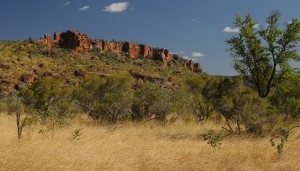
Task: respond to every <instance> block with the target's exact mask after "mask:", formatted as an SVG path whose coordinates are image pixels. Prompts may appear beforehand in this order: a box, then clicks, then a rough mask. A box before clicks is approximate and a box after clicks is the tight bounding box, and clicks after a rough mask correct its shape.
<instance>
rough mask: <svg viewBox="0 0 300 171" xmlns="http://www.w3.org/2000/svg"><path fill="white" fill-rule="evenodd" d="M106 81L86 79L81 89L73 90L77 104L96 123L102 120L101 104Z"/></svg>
mask: <svg viewBox="0 0 300 171" xmlns="http://www.w3.org/2000/svg"><path fill="white" fill-rule="evenodd" d="M105 82H106V80H104V79H101V78H99V77H89V78H85V79H84V80H83V81H82V83H81V85H80V86H79V87H75V88H74V90H73V98H74V99H75V101H76V104H77V105H78V106H79V107H80V109H82V111H83V112H86V113H88V114H89V116H91V117H92V118H93V120H94V121H98V120H100V119H101V116H102V114H101V113H99V111H98V108H99V103H101V99H102V94H103V90H102V87H103V85H104V84H105Z"/></svg>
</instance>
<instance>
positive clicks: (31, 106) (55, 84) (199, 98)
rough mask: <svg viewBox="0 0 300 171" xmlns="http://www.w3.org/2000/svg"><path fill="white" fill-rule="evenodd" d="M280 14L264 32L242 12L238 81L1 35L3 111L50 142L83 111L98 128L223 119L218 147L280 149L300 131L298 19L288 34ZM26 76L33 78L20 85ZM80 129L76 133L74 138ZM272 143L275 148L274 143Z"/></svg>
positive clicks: (215, 134) (213, 135)
mask: <svg viewBox="0 0 300 171" xmlns="http://www.w3.org/2000/svg"><path fill="white" fill-rule="evenodd" d="M279 18H280V14H279V12H277V11H276V12H274V13H272V14H271V15H270V16H269V17H268V18H267V24H268V25H267V27H266V28H265V29H263V28H262V29H260V30H259V31H257V30H256V29H255V25H256V23H255V22H253V18H252V17H251V15H247V16H246V17H245V18H244V19H243V18H242V17H240V16H237V18H236V20H235V24H236V26H237V27H239V28H240V34H239V36H238V37H233V38H231V39H229V40H227V43H228V44H229V46H230V51H231V53H232V56H233V58H234V62H235V69H236V70H237V71H239V73H240V75H238V76H232V77H229V76H228V77H227V76H210V75H208V74H205V73H202V72H200V71H197V72H193V71H191V70H189V69H188V68H186V67H185V61H184V60H183V59H182V58H180V57H179V56H178V55H177V56H176V58H174V59H173V60H171V61H169V63H168V67H165V66H163V65H162V63H161V62H159V61H157V60H154V59H153V58H152V57H138V58H133V59H132V58H130V57H129V56H128V55H127V54H115V53H111V52H101V51H98V50H95V49H94V50H90V51H80V52H75V51H69V50H67V49H63V48H60V47H58V46H53V47H51V48H50V47H48V46H44V45H41V44H39V43H37V42H34V41H32V40H31V41H1V42H0V57H1V60H0V69H1V73H0V80H1V82H0V92H1V99H0V112H5V111H7V112H9V113H11V114H12V113H15V114H16V118H17V128H18V138H19V139H20V138H21V137H22V129H23V128H24V127H25V128H28V129H29V130H31V129H34V126H35V125H37V124H40V125H41V126H42V127H43V129H41V130H40V131H39V132H40V133H41V134H46V133H48V132H49V133H50V134H51V137H52V138H53V137H54V135H55V133H56V132H57V131H58V130H59V129H61V128H63V127H64V126H66V125H67V124H68V123H69V122H68V121H70V120H71V119H72V118H73V117H75V116H76V115H83V114H87V115H88V116H89V117H90V118H92V119H93V121H94V122H95V124H108V125H113V126H114V125H116V124H118V123H122V122H133V123H138V122H142V123H145V122H158V123H159V124H162V125H165V124H167V123H174V122H175V121H176V120H181V121H184V122H186V123H189V122H196V123H197V124H201V123H203V122H205V121H209V120H214V121H216V122H217V123H218V122H221V121H222V120H224V121H225V123H226V125H227V126H225V127H222V129H223V130H222V131H214V130H209V131H207V132H205V133H204V134H203V138H204V140H205V141H207V142H208V144H210V145H211V146H212V147H214V148H216V147H219V146H220V145H221V142H222V140H223V138H224V137H225V135H229V134H233V135H238V136H241V135H243V134H246V135H251V136H265V135H270V134H271V135H279V136H280V137H281V138H280V142H279V143H278V145H277V151H278V153H279V154H281V153H282V152H283V148H284V144H285V143H286V142H287V141H288V136H289V133H290V131H291V130H292V129H293V128H297V127H299V126H294V127H292V125H295V124H296V123H297V122H298V121H299V117H300V93H299V92H300V89H299V83H300V77H299V73H297V72H295V71H294V70H293V69H292V68H291V66H290V64H289V61H291V60H294V61H298V60H299V59H300V58H299V56H298V54H297V51H296V49H295V47H296V44H297V42H298V41H299V40H300V38H299V36H298V34H299V33H300V22H299V21H298V20H297V19H293V20H292V22H291V23H287V24H286V28H285V29H283V30H281V29H279V27H278V21H279ZM129 71H131V72H129ZM133 72H134V73H136V75H135V74H132V73H133ZM47 73H48V75H47ZM49 73H50V74H49ZM22 74H31V75H33V77H34V78H32V80H31V81H28V80H27V81H26V80H25V81H24V80H23V81H22V82H21V79H20V78H21V77H20V76H21V75H22ZM131 74H132V75H131ZM257 92H258V93H257ZM289 127H292V129H288V128H289ZM276 130H280V131H276ZM28 135H29V134H28ZM81 135H82V130H81V129H76V130H74V132H72V135H71V137H70V138H69V139H70V140H72V141H73V140H79V139H80V137H81ZM29 136H30V135H29ZM270 142H271V144H272V145H273V146H275V145H276V144H275V140H274V139H271V140H270Z"/></svg>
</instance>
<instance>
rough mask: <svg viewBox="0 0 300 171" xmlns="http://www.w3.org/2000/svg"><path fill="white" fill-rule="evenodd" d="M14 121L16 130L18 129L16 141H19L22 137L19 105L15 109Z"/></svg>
mask: <svg viewBox="0 0 300 171" xmlns="http://www.w3.org/2000/svg"><path fill="white" fill-rule="evenodd" d="M16 120H17V128H18V139H21V137H22V124H21V112H20V106H19V104H17V109H16Z"/></svg>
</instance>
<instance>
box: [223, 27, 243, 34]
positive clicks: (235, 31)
mask: <svg viewBox="0 0 300 171" xmlns="http://www.w3.org/2000/svg"><path fill="white" fill-rule="evenodd" d="M223 32H225V33H239V32H240V28H231V27H225V28H224V29H223Z"/></svg>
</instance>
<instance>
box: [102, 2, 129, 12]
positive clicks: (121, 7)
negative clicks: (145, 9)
mask: <svg viewBox="0 0 300 171" xmlns="http://www.w3.org/2000/svg"><path fill="white" fill-rule="evenodd" d="M128 6H129V3H128V2H118V3H112V4H110V5H109V6H105V8H104V9H103V11H105V12H123V11H125V10H126V9H127V8H128Z"/></svg>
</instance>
